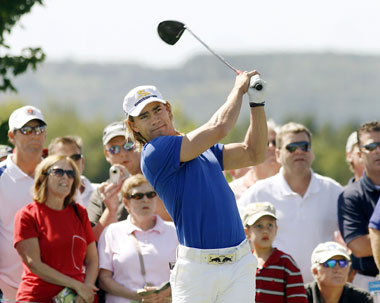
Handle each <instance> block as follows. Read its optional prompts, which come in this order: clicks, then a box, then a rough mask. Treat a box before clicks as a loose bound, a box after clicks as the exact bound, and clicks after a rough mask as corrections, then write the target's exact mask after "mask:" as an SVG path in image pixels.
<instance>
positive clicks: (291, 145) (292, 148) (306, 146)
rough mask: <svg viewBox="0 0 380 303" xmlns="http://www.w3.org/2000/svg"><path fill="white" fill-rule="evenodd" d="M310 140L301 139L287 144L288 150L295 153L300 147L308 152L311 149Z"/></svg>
mask: <svg viewBox="0 0 380 303" xmlns="http://www.w3.org/2000/svg"><path fill="white" fill-rule="evenodd" d="M310 146H311V144H310V142H307V141H299V142H292V143H289V144H288V145H286V146H285V148H286V150H287V151H288V152H290V153H294V152H295V151H296V150H297V149H298V148H301V150H302V151H304V152H308V151H309V150H310Z"/></svg>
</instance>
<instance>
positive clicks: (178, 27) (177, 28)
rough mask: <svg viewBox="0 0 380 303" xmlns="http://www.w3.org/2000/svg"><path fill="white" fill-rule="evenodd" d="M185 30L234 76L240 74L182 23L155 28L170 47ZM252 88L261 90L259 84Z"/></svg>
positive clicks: (165, 24)
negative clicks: (230, 70)
mask: <svg viewBox="0 0 380 303" xmlns="http://www.w3.org/2000/svg"><path fill="white" fill-rule="evenodd" d="M185 29H187V30H188V32H190V34H192V35H193V36H194V38H195V39H197V40H198V41H199V42H200V43H201V44H202V45H203V46H204V47H206V48H207V49H208V50H209V51H210V53H211V54H213V55H214V56H216V57H217V58H218V59H219V60H220V61H222V62H223V63H224V64H225V65H227V66H228V67H229V68H230V69H232V70H233V71H234V72H235V73H236V74H240V73H241V71H240V70H238V69H236V68H235V67H233V66H232V65H231V64H230V63H228V62H227V61H226V59H224V58H223V57H222V56H220V55H218V54H217V53H215V52H214V51H213V50H212V49H211V48H210V47H209V46H208V45H207V44H206V43H204V42H203V41H202V40H201V39H200V38H199V37H198V36H197V35H196V34H194V33H193V32H192V31H191V30H190V29H189V28H188V27H187V26H186V25H185V24H184V23H182V22H179V21H174V20H166V21H162V22H160V24H159V25H158V27H157V32H158V35H159V36H160V38H161V39H162V40H163V41H165V42H166V43H168V44H170V45H174V44H176V43H177V41H178V40H179V39H180V38H181V36H182V34H183V32H184V31H185ZM254 88H255V89H256V90H262V88H263V86H262V84H261V83H257V84H256V85H255V86H254Z"/></svg>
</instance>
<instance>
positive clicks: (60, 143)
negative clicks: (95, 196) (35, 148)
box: [49, 136, 95, 208]
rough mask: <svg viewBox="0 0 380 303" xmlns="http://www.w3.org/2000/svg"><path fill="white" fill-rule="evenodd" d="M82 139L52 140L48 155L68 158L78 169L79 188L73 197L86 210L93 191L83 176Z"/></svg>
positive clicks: (70, 137) (73, 137)
mask: <svg viewBox="0 0 380 303" xmlns="http://www.w3.org/2000/svg"><path fill="white" fill-rule="evenodd" d="M82 147H83V143H82V139H81V138H80V137H77V136H65V137H57V138H54V139H53V140H52V141H51V142H50V144H49V155H56V154H57V155H65V156H68V157H70V158H71V159H72V160H73V161H74V162H75V164H76V165H77V167H78V170H79V173H80V174H81V176H80V180H81V185H80V187H79V193H80V194H78V195H77V196H76V197H75V201H76V202H77V203H79V204H81V205H83V206H84V207H86V208H87V206H88V203H89V202H90V197H91V195H92V193H93V191H94V189H95V187H94V186H93V185H92V184H91V182H90V180H88V179H87V178H86V177H85V176H83V175H82V174H83V171H84V157H83V153H82Z"/></svg>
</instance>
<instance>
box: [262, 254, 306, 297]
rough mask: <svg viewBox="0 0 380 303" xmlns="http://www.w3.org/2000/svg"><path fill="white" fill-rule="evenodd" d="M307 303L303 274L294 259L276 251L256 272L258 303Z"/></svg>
mask: <svg viewBox="0 0 380 303" xmlns="http://www.w3.org/2000/svg"><path fill="white" fill-rule="evenodd" d="M280 302H281V303H282V302H292V303H307V302H308V300H307V296H306V290H305V287H304V283H303V279H302V274H301V272H300V270H299V268H298V266H297V264H296V262H295V261H294V260H293V258H292V257H291V256H290V255H288V254H286V253H284V252H282V251H281V250H278V249H277V248H275V249H274V251H273V253H272V254H271V255H270V257H269V258H268V260H267V261H266V262H265V264H264V265H263V267H262V268H257V271H256V303H280Z"/></svg>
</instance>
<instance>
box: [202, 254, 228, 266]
mask: <svg viewBox="0 0 380 303" xmlns="http://www.w3.org/2000/svg"><path fill="white" fill-rule="evenodd" d="M234 261H235V254H230V255H208V256H207V263H208V264H224V263H232V262H234Z"/></svg>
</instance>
